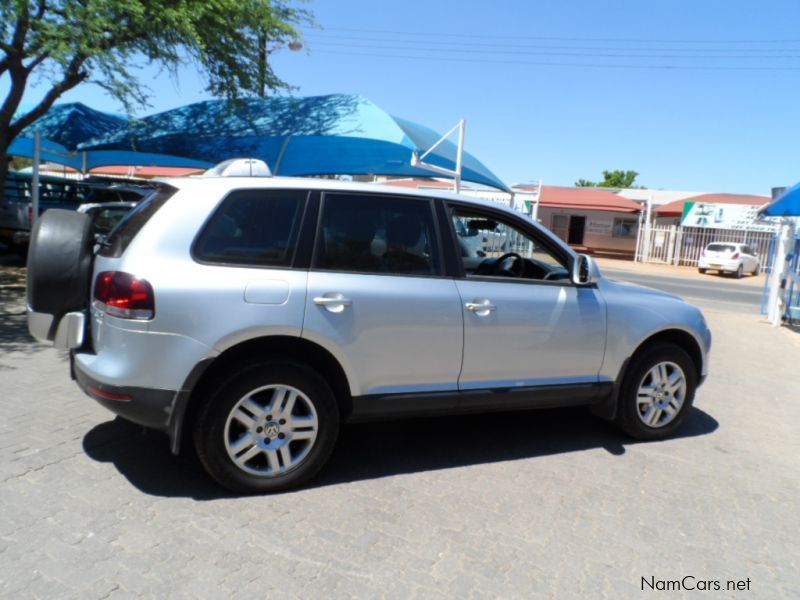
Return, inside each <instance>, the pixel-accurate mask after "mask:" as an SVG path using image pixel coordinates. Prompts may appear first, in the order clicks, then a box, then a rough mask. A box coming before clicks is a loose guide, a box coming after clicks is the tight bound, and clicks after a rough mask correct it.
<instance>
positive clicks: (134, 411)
mask: <svg viewBox="0 0 800 600" xmlns="http://www.w3.org/2000/svg"><path fill="white" fill-rule="evenodd" d="M71 366H72V372H73V374H74V376H75V381H76V382H77V383H78V386H80V388H81V389H82V390H83V391H84V393H85V394H86V395H87V396H89V397H90V398H94V399H95V400H96V401H97V402H99V403H100V404H101V405H103V406H104V407H105V408H107V409H108V410H110V411H111V412H113V413H115V414H118V415H119V416H121V417H123V418H124V419H127V420H128V421H132V422H134V423H138V424H139V425H143V426H145V427H149V428H151V429H157V430H159V431H164V432H166V433H169V432H170V417H171V415H172V407H173V405H174V401H175V396H176V393H177V392H175V391H173V390H154V389H149V388H139V387H119V386H113V385H108V384H106V383H101V382H99V381H97V380H96V379H93V378H92V377H90V376H89V375H87V374H86V373H85V372H84V371H83V370H82V369H81V365H80V362H77V361H75V360H74V355H73V356H71Z"/></svg>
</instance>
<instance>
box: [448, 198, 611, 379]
mask: <svg viewBox="0 0 800 600" xmlns="http://www.w3.org/2000/svg"><path fill="white" fill-rule="evenodd" d="M452 215H453V219H454V221H461V222H462V223H463V224H465V225H466V227H467V228H469V227H470V223H471V222H474V223H475V224H481V225H482V226H483V227H489V228H493V229H494V231H495V232H499V233H501V234H502V235H504V236H505V238H506V242H505V247H506V248H507V249H509V252H510V254H503V255H500V254H499V253H497V254H495V255H494V256H489V257H487V258H485V259H484V260H483V261H482V262H481V263H480V264H479V265H477V266H470V264H469V263H467V262H466V261H465V264H464V271H465V277H464V278H462V279H458V280H457V282H456V283H457V285H458V291H459V294H460V296H461V301H462V304H463V310H464V360H463V364H462V367H461V376H460V378H459V388H460V389H462V390H475V389H507V388H519V387H536V386H546V385H559V384H572V383H593V382H597V381H598V372H599V370H600V367H601V364H602V361H603V353H604V349H605V335H606V317H605V305H604V301H603V299H602V297H601V295H600V293H599V291H598V290H597V289H596V288H594V287H578V286H575V285H574V284H573V283H572V282H571V280H570V278H569V274H568V268H569V264H568V263H569V255H568V253H567V252H566V251H565V250H564V249H563V248H559V247H558V246H557V245H556V244H554V242H552V241H551V240H549V238H547V237H546V236H545V234H543V233H541V232H537V230H536V229H535V226H534V225H533V224H530V226H529V227H528V226H527V224H523V223H519V222H518V221H516V220H512V219H513V218H511V217H507V216H505V215H503V214H502V213H499V212H496V213H494V214H487V213H486V212H484V211H481V212H475V211H474V209H471V208H458V207H456V208H455V209H454V211H453V213H452Z"/></svg>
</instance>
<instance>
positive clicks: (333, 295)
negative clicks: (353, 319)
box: [314, 292, 353, 312]
mask: <svg viewBox="0 0 800 600" xmlns="http://www.w3.org/2000/svg"><path fill="white" fill-rule="evenodd" d="M314 304H316V305H317V306H323V307H325V308H326V309H327V310H329V311H330V312H342V311H343V310H344V309H345V308H347V307H348V306H352V305H353V301H352V300H350V299H349V298H345V297H344V295H343V294H339V293H338V292H329V293H327V294H325V295H324V296H317V297H315V298H314Z"/></svg>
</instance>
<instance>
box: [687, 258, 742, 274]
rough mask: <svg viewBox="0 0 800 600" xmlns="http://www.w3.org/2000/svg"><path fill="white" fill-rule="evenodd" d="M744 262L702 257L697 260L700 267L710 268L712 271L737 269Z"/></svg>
mask: <svg viewBox="0 0 800 600" xmlns="http://www.w3.org/2000/svg"><path fill="white" fill-rule="evenodd" d="M741 264H742V263H740V262H738V261H725V260H719V261H715V260H708V259H706V258H701V259H700V260H699V261H697V266H698V267H699V268H700V269H709V270H711V271H736V269H738V268H739V265H741Z"/></svg>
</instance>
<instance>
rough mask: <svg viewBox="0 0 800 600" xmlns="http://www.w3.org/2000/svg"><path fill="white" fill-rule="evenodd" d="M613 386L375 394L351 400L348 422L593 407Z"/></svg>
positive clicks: (602, 399)
mask: <svg viewBox="0 0 800 600" xmlns="http://www.w3.org/2000/svg"><path fill="white" fill-rule="evenodd" d="M613 392H614V383H613V382H611V381H608V382H598V383H577V384H568V385H547V386H537V387H526V388H501V389H486V390H468V391H454V392H435V393H429V394H425V393H420V394H374V395H366V396H356V397H354V398H353V411H352V413H351V414H350V416H349V418H347V419H346V421H347V422H349V423H358V422H363V421H377V420H384V419H400V418H411V417H422V416H434V415H450V414H466V413H484V412H498V411H510V410H528V409H531V410H532V409H537V408H554V407H560V406H592V405H596V404H602V403H604V402H608V401H609V399H610V398H611V397H612V396H613Z"/></svg>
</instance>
